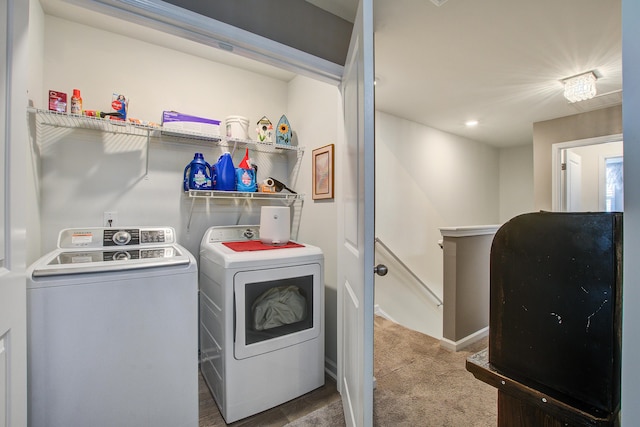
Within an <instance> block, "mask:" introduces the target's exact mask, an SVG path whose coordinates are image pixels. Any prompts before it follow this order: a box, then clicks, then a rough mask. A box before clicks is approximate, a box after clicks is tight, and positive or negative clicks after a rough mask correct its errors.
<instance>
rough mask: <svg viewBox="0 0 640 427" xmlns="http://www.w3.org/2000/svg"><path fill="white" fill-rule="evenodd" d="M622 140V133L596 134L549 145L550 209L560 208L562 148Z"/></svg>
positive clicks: (556, 210) (555, 210) (559, 209)
mask: <svg viewBox="0 0 640 427" xmlns="http://www.w3.org/2000/svg"><path fill="white" fill-rule="evenodd" d="M619 141H622V134H621V133H617V134H613V135H605V136H597V137H595V138H586V139H576V140H573V141H566V142H558V143H555V144H552V145H551V210H552V211H554V212H560V211H561V210H562V188H561V185H562V180H561V168H562V155H561V153H562V150H566V149H567V148H576V147H585V146H587V145H596V144H606V143H608V142H619Z"/></svg>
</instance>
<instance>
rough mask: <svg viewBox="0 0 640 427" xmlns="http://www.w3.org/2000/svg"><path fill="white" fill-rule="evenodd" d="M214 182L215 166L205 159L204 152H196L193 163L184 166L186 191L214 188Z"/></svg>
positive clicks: (183, 185)
mask: <svg viewBox="0 0 640 427" xmlns="http://www.w3.org/2000/svg"><path fill="white" fill-rule="evenodd" d="M214 182H215V178H214V173H213V168H212V167H211V165H210V164H209V163H207V162H206V161H205V160H204V156H203V155H202V153H195V154H194V156H193V160H192V161H191V163H189V164H188V165H187V166H186V167H185V168H184V180H183V184H182V187H183V189H184V191H188V190H212V189H213V184H214Z"/></svg>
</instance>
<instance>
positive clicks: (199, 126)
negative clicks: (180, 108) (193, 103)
mask: <svg viewBox="0 0 640 427" xmlns="http://www.w3.org/2000/svg"><path fill="white" fill-rule="evenodd" d="M162 128H163V129H167V130H170V131H177V132H180V131H184V132H195V133H201V134H205V135H211V136H220V120H215V119H207V118H204V117H197V116H191V115H188V114H182V113H179V112H177V111H163V112H162Z"/></svg>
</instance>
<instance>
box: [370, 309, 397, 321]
mask: <svg viewBox="0 0 640 427" xmlns="http://www.w3.org/2000/svg"><path fill="white" fill-rule="evenodd" d="M373 313H374V314H376V315H378V316H380V317H384V318H385V319H387V320H390V321H391V322H393V323H397V324H400V322H398V321H397V320H395V319H394V318H393V317H391V316H389V314H387V312H385V311H384V310H383V309H381V308H380V305H378V304H376V305H374V306H373Z"/></svg>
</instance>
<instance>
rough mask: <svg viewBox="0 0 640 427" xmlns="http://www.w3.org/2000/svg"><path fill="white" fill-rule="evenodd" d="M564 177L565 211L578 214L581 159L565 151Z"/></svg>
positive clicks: (580, 188) (580, 202) (580, 194)
mask: <svg viewBox="0 0 640 427" xmlns="http://www.w3.org/2000/svg"><path fill="white" fill-rule="evenodd" d="M566 165H567V166H566V170H565V172H566V176H565V183H566V189H565V195H566V199H565V200H566V209H565V210H566V211H567V212H579V211H580V210H581V209H582V158H581V157H580V156H579V155H578V154H576V153H574V152H573V151H571V150H567V160H566Z"/></svg>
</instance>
